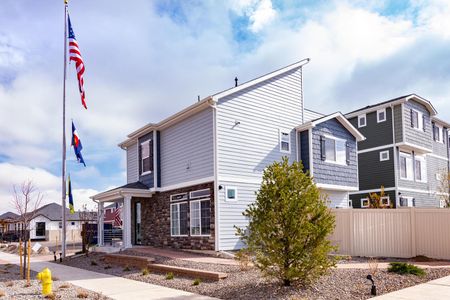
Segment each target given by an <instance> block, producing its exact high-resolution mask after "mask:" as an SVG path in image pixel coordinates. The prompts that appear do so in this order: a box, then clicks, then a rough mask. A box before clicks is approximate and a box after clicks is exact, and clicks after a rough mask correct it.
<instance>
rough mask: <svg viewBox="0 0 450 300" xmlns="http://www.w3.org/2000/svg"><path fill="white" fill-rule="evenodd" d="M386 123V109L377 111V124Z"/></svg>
mask: <svg viewBox="0 0 450 300" xmlns="http://www.w3.org/2000/svg"><path fill="white" fill-rule="evenodd" d="M384 121H386V108H383V109H379V110H377V123H381V122H384Z"/></svg>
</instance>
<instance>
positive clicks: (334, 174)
mask: <svg viewBox="0 0 450 300" xmlns="http://www.w3.org/2000/svg"><path fill="white" fill-rule="evenodd" d="M325 134H328V135H331V136H334V137H337V138H341V139H344V140H346V141H347V143H348V150H349V151H350V162H349V164H348V165H337V164H333V163H329V162H326V161H323V160H322V159H321V151H320V137H321V136H323V135H325ZM312 135H313V136H312V144H313V145H312V146H313V177H314V180H315V182H316V183H324V184H334V185H343V186H353V187H357V186H358V178H357V156H356V155H357V154H356V140H355V137H354V136H353V135H352V134H351V133H350V132H349V131H348V130H347V129H345V127H344V126H342V124H341V123H340V122H339V121H337V120H336V119H331V120H328V121H326V122H323V123H320V124H318V125H317V126H316V127H314V128H313V129H312Z"/></svg>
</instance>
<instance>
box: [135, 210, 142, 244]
mask: <svg viewBox="0 0 450 300" xmlns="http://www.w3.org/2000/svg"><path fill="white" fill-rule="evenodd" d="M134 211H135V215H134V224H135V225H134V233H135V243H136V245H140V244H142V234H141V202H136V204H135V210H134Z"/></svg>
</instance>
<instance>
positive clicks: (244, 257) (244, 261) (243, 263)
mask: <svg viewBox="0 0 450 300" xmlns="http://www.w3.org/2000/svg"><path fill="white" fill-rule="evenodd" d="M250 257H251V256H250V253H249V252H248V250H247V249H241V250H239V251H238V252H237V253H236V255H235V257H234V259H236V260H237V261H238V263H239V268H240V269H241V271H247V270H248V269H250V266H251V259H250Z"/></svg>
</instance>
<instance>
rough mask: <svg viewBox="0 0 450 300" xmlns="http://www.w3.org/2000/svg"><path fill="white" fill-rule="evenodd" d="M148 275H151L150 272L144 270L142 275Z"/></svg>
mask: <svg viewBox="0 0 450 300" xmlns="http://www.w3.org/2000/svg"><path fill="white" fill-rule="evenodd" d="M148 274H150V271H149V270H148V269H147V268H144V269H142V275H143V276H146V275H148Z"/></svg>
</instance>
